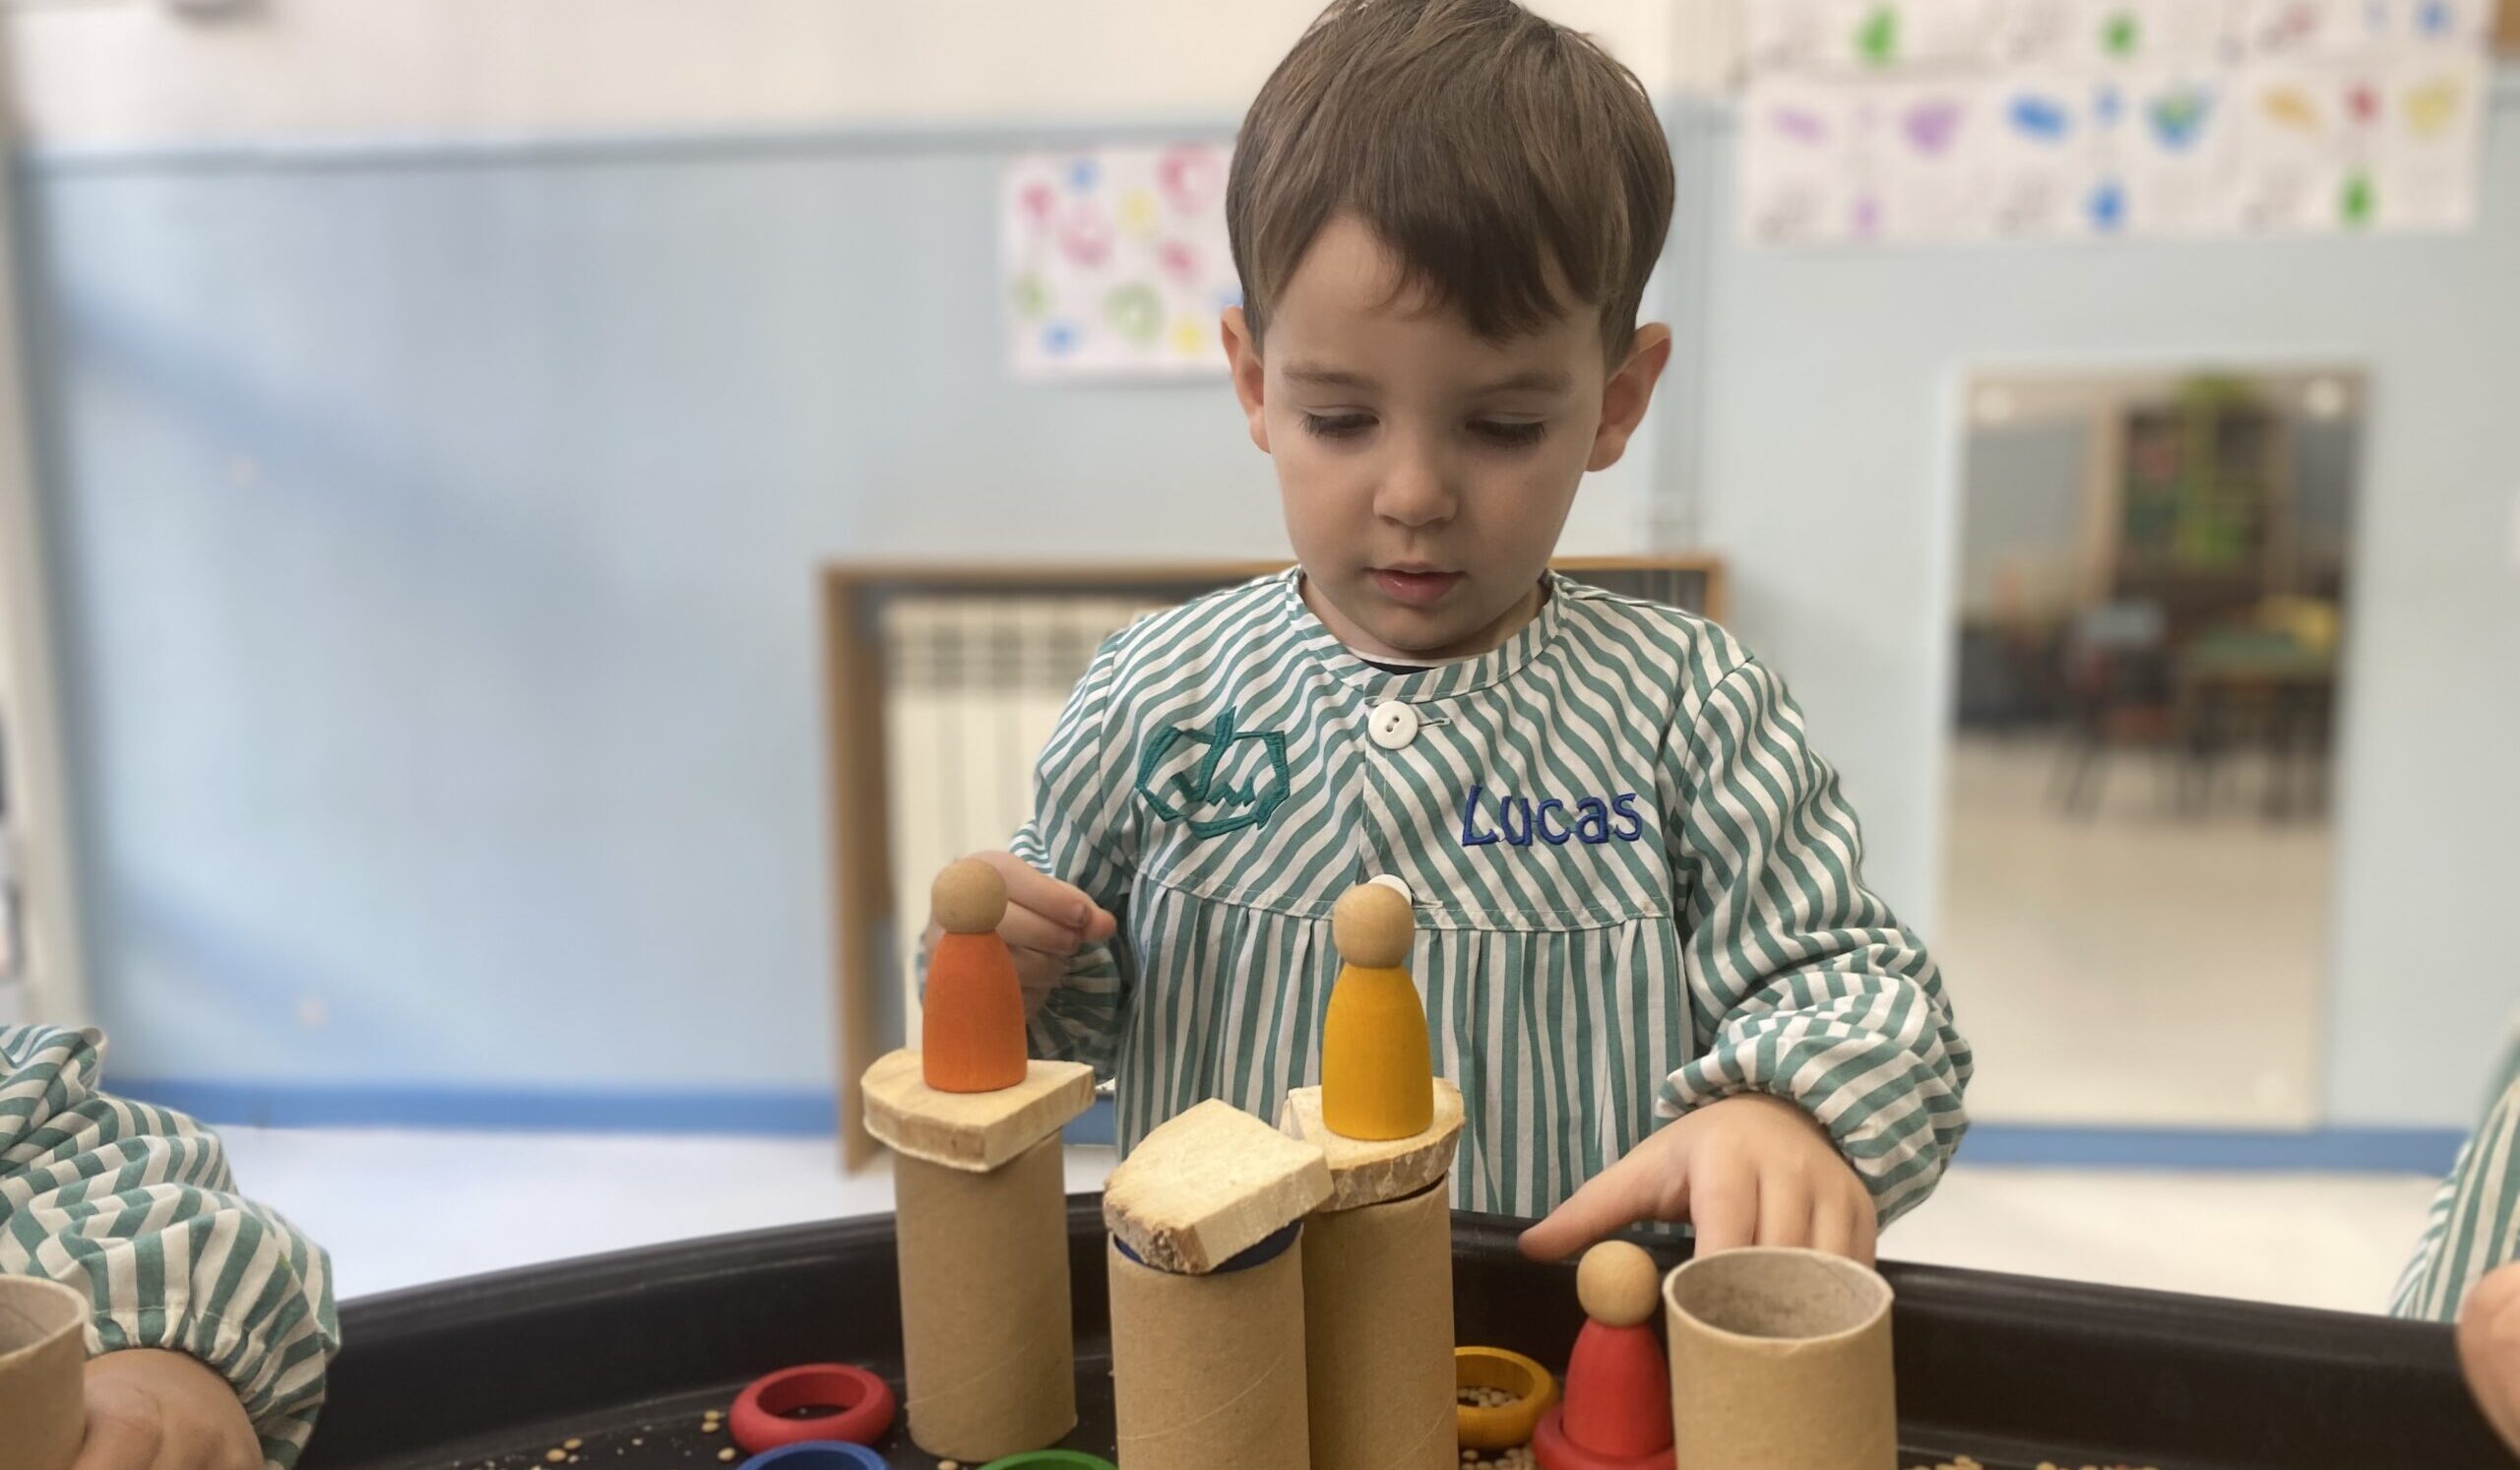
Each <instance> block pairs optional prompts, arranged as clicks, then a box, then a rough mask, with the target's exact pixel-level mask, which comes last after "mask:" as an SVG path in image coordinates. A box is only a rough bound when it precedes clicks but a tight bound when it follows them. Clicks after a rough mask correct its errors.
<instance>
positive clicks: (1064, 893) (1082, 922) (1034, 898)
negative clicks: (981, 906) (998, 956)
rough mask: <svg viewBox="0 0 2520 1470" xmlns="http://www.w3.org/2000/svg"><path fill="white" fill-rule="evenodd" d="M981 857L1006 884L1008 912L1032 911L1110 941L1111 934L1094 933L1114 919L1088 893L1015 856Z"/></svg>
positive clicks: (1090, 935)
mask: <svg viewBox="0 0 2520 1470" xmlns="http://www.w3.org/2000/svg"><path fill="white" fill-rule="evenodd" d="M981 857H982V858H983V859H984V860H985V861H986V862H987V863H988V864H989V866H991V867H994V868H996V869H997V871H998V876H1000V877H1002V878H1004V879H1005V880H1006V910H1007V912H1008V913H1009V914H1013V913H1014V912H1015V911H1016V910H1018V909H1030V910H1031V911H1033V912H1034V913H1036V914H1039V915H1040V916H1041V917H1042V918H1043V919H1046V920H1048V921H1049V922H1051V923H1052V924H1063V925H1065V926H1067V927H1069V928H1071V929H1075V930H1076V931H1078V932H1079V933H1082V934H1084V935H1085V936H1086V937H1087V938H1089V939H1093V938H1098V937H1099V938H1104V939H1107V938H1109V937H1110V936H1111V935H1110V931H1109V930H1107V929H1105V930H1104V931H1103V933H1102V934H1100V935H1097V934H1095V933H1094V931H1093V930H1094V928H1095V927H1096V924H1097V922H1098V919H1099V920H1100V921H1101V922H1103V923H1108V922H1109V921H1110V918H1111V916H1110V915H1108V914H1105V913H1103V910H1102V909H1101V908H1100V907H1099V906H1097V905H1096V904H1095V902H1094V900H1093V899H1092V898H1091V897H1089V896H1087V894H1086V892H1085V890H1084V889H1082V888H1079V887H1077V886H1076V885H1075V884H1073V883H1062V882H1060V881H1059V880H1058V879H1056V878H1054V877H1051V876H1050V875H1049V874H1048V873H1045V872H1043V871H1041V870H1040V868H1038V867H1035V866H1034V865H1033V864H1032V863H1027V862H1025V861H1024V860H1023V859H1021V858H1018V857H1016V856H1015V855H1014V854H1013V853H984V854H982V855H981Z"/></svg>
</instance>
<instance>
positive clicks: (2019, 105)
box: [1739, 0, 2493, 246]
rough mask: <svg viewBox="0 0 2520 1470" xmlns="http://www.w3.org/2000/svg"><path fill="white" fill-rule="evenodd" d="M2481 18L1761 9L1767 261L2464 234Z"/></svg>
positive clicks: (2469, 215)
mask: <svg viewBox="0 0 2520 1470" xmlns="http://www.w3.org/2000/svg"><path fill="white" fill-rule="evenodd" d="M2492 11H2493V5H2492V0H1756V3H1754V4H1753V5H1752V7H1751V9H1750V16H1751V24H1750V28H1749V32H1748V37H1747V41H1748V44H1747V52H1746V55H1747V67H1748V70H1747V85H1746V87H1745V89H1744V92H1743V96H1742V100H1741V155H1740V158H1741V168H1740V184H1739V190H1740V193H1739V209H1740V216H1741V227H1742V229H1743V232H1744V233H1745V235H1746V236H1747V238H1748V239H1749V240H1750V241H1751V242H1752V243H1754V244H1760V245H1778V246H1793V245H1863V244H1874V243H1931V242H1950V241H1988V240H2016V239H2046V240H2057V239H2109V238H2113V237H2119V236H2133V237H2143V238H2154V239H2161V238H2182V237H2187V238H2193V237H2204V236H2217V235H2266V234H2326V233H2360V232H2389V231H2421V230H2445V229H2460V228H2465V227H2467V226H2468V225H2469V224H2472V223H2473V221H2474V219H2475V209H2476V178H2477V171H2478V163H2479V156H2480V151H2481V148H2482V140H2483V136H2484V119H2485V101H2486V97H2487V94H2488V89H2489V88H2490V86H2491V82H2492V75H2491V69H2490V66H2489V64H2488V59H2487V47H2488V32H2489V30H2490V26H2491V20H2492Z"/></svg>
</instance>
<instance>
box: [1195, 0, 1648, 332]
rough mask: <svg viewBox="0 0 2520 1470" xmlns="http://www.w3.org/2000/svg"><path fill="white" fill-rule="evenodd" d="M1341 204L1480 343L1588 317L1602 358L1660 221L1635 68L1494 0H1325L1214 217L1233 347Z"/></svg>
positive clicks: (1241, 141)
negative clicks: (1236, 283) (1573, 314)
mask: <svg viewBox="0 0 2520 1470" xmlns="http://www.w3.org/2000/svg"><path fill="white" fill-rule="evenodd" d="M1342 213H1353V214H1355V216H1357V217H1358V218H1359V219H1360V220H1362V221H1363V222H1364V223H1365V224H1367V225H1369V226H1370V227H1371V228H1372V229H1373V231H1374V233H1376V234H1377V235H1379V236H1381V237H1382V239H1383V241H1384V242H1385V243H1387V244H1388V245H1390V246H1391V248H1392V249H1393V250H1394V251H1396V252H1398V254H1399V255H1400V258H1401V260H1402V261H1403V262H1404V263H1405V266H1406V271H1407V281H1408V283H1409V284H1411V285H1415V286H1418V287H1420V288H1424V289H1425V290H1427V291H1428V292H1429V293H1430V294H1431V295H1432V296H1433V297H1434V298H1435V299H1436V300H1437V301H1439V302H1441V303H1443V304H1445V305H1448V306H1451V307H1453V308H1454V309H1456V310H1459V311H1460V312H1461V313H1462V314H1463V315H1464V316H1465V317H1467V318H1468V319H1469V322H1470V327H1471V330H1472V331H1474V332H1477V333H1478V334H1479V335H1480V336H1481V337H1485V338H1489V339H1492V340H1501V339H1504V338H1508V337H1513V336H1517V335H1519V334H1521V333H1524V332H1529V331H1533V330H1535V329H1537V328H1539V327H1541V326H1542V325H1544V323H1545V322H1547V321H1548V320H1549V318H1551V317H1553V316H1555V315H1557V314H1558V313H1559V312H1561V311H1563V310H1565V309H1566V308H1567V307H1568V306H1569V305H1571V304H1579V303H1580V304H1583V305H1594V306H1599V307H1600V308H1601V311H1602V340H1603V346H1604V349H1605V351H1606V352H1607V354H1608V356H1609V357H1610V360H1611V362H1612V363H1613V364H1615V363H1616V362H1617V360H1618V359H1619V357H1620V356H1621V355H1623V354H1624V353H1625V352H1626V351H1627V344H1628V341H1629V339H1630V337H1631V336H1632V335H1633V334H1634V332H1635V330H1636V313H1637V309H1638V302H1639V301H1640V299H1641V298H1642V297H1643V296H1644V294H1645V280H1646V278H1647V277H1648V276H1650V275H1652V274H1653V271H1654V262H1655V260H1656V259H1657V258H1658V257H1659V256H1660V255H1661V254H1662V250H1663V237H1664V234H1665V232H1666V231H1667V230H1668V229H1669V228H1670V223H1671V155H1670V148H1669V146H1668V145H1667V144H1666V143H1665V141H1664V137H1663V127H1662V124H1661V123H1660V122H1659V121H1658V120H1657V119H1656V118H1655V116H1654V106H1653V103H1652V102H1651V101H1650V100H1649V99H1648V98H1647V96H1646V95H1645V88H1644V86H1643V84H1641V83H1639V82H1638V81H1637V80H1636V75H1635V73H1633V72H1631V71H1629V70H1628V69H1627V68H1626V67H1624V66H1621V65H1620V64H1619V63H1618V62H1616V61H1615V60H1612V59H1611V58H1610V56H1609V54H1608V53H1607V52H1606V51H1604V50H1603V49H1602V48H1601V47H1600V46H1599V45H1596V44H1595V43H1594V42H1593V41H1592V39H1591V38H1590V37H1587V36H1584V35H1581V34H1578V33H1577V32H1572V31H1569V30H1567V29H1566V28H1565V27H1563V26H1559V25H1557V24H1555V23H1553V22H1550V21H1545V20H1543V19H1541V18H1540V17H1538V16H1536V15H1533V14H1532V13H1531V12H1530V11H1527V10H1525V9H1523V8H1522V7H1521V6H1520V5H1517V4H1514V3H1513V0H1335V3H1333V4H1332V5H1331V6H1330V8H1329V9H1328V10H1325V11H1323V12H1322V14H1321V16H1320V18H1319V19H1318V20H1316V21H1314V22H1313V24H1312V26H1311V29H1309V30H1307V31H1306V32H1304V34H1303V38H1302V39H1300V40H1298V41H1296V42H1295V45H1294V49H1293V50H1292V51H1290V52H1288V53H1287V58H1286V59H1285V60H1284V61H1281V62H1279V63H1278V69H1277V70H1276V71H1275V72H1273V73H1271V74H1270V77H1269V80H1268V82H1267V83H1266V84H1265V85H1263V86H1262V87H1261V89H1260V95H1259V96H1257V97H1256V98H1254V99H1253V100H1252V103H1251V110H1250V112H1249V113H1248V114H1246V115H1245V116H1244V117H1243V120H1242V133H1241V136H1240V137H1239V138H1237V139H1236V140H1235V144H1234V150H1233V168H1232V172H1231V175H1230V177H1229V182H1228V183H1227V186H1226V224H1227V228H1228V230H1229V233H1230V237H1231V239H1232V241H1233V264H1234V268H1235V269H1236V270H1237V271H1239V272H1240V273H1241V275H1242V292H1243V312H1244V315H1245V317H1246V318H1247V319H1248V321H1249V324H1250V328H1251V335H1252V340H1253V341H1254V342H1258V341H1260V340H1261V338H1262V336H1263V334H1264V333H1265V332H1266V331H1267V329H1268V320H1269V311H1270V308H1271V306H1272V305H1273V304H1274V302H1275V301H1276V299H1277V296H1278V294H1279V292H1280V291H1282V290H1283V289H1284V288H1285V287H1286V284H1287V281H1288V279H1289V278H1290V277H1292V275H1293V274H1294V271H1295V266H1296V263H1297V262H1299V261H1300V260H1302V258H1303V253H1304V251H1305V250H1306V249H1307V248H1308V247H1309V246H1310V245H1311V244H1312V240H1313V237H1314V236H1315V235H1316V234H1318V233H1320V231H1321V228H1322V226H1323V225H1324V224H1328V223H1329V222H1330V221H1331V220H1332V219H1333V218H1334V217H1335V216H1337V215H1339V214H1342Z"/></svg>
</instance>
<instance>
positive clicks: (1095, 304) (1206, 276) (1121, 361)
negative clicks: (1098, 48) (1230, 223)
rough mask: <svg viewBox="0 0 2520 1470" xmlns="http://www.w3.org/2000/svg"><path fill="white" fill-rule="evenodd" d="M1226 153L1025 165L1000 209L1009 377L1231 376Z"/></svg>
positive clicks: (1105, 156)
mask: <svg viewBox="0 0 2520 1470" xmlns="http://www.w3.org/2000/svg"><path fill="white" fill-rule="evenodd" d="M1230 152H1231V148H1230V145H1229V144H1226V143H1222V142H1182V143H1170V144H1158V145H1114V146H1110V147H1103V148H1094V149H1084V150H1077V151H1072V152H1065V153H1036V154H1021V155H1017V156H1016V157H1013V158H1010V159H1009V160H1007V161H1006V166H1005V171H1004V173H1003V175H1002V177H1001V192H1000V196H999V204H998V220H999V259H1000V273H999V274H1000V278H1001V283H1002V288H1003V304H1004V320H1005V322H1006V349H1007V364H1008V366H1009V368H1010V369H1011V370H1012V371H1013V372H1014V373H1015V374H1016V375H1017V376H1018V377H1024V378H1041V379H1054V378H1069V377H1132V376H1173V375H1179V374H1215V373H1222V372H1224V371H1225V365H1226V364H1225V352H1224V349H1223V348H1222V347H1220V346H1219V344H1218V340H1217V316H1218V314H1219V313H1220V312H1222V311H1223V310H1225V308H1227V307H1229V306H1231V305H1234V304H1235V303H1236V302H1238V301H1239V300H1240V299H1241V288H1240V285H1239V283H1238V281H1237V280H1236V278H1235V276H1234V271H1233V258H1232V255H1231V253H1230V251H1229V249H1228V246H1227V243H1226V230H1225V180H1226V164H1227V162H1228V160H1229V156H1230Z"/></svg>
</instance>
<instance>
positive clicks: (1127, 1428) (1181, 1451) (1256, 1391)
mask: <svg viewBox="0 0 2520 1470" xmlns="http://www.w3.org/2000/svg"><path fill="white" fill-rule="evenodd" d="M1268 1248H1269V1247H1268V1246H1265V1245H1263V1246H1255V1247H1253V1250H1254V1252H1260V1251H1266V1250H1267V1249H1268ZM1310 1253H1311V1252H1309V1251H1307V1250H1305V1249H1304V1248H1303V1242H1302V1241H1301V1240H1300V1239H1298V1240H1295V1241H1293V1242H1292V1243H1291V1244H1289V1245H1288V1246H1287V1247H1286V1249H1285V1250H1284V1251H1283V1252H1282V1253H1280V1254H1278V1255H1277V1256H1275V1257H1273V1258H1271V1259H1268V1260H1265V1261H1262V1262H1260V1263H1259V1264H1256V1265H1251V1266H1247V1267H1236V1266H1235V1265H1234V1264H1233V1263H1232V1262H1230V1261H1229V1262H1228V1263H1227V1264H1226V1265H1225V1266H1224V1267H1223V1268H1221V1269H1219V1270H1218V1271H1216V1272H1215V1273H1214V1274H1212V1275H1207V1276H1175V1275H1173V1274H1171V1273H1170V1272H1167V1271H1158V1270H1154V1269H1152V1268H1150V1267H1147V1266H1143V1265H1140V1264H1139V1263H1138V1262H1136V1261H1134V1260H1132V1259H1130V1258H1129V1256H1128V1255H1127V1253H1126V1252H1124V1251H1122V1250H1121V1249H1120V1247H1119V1246H1118V1245H1117V1244H1116V1243H1114V1244H1113V1245H1112V1246H1110V1256H1111V1265H1110V1269H1111V1375H1112V1385H1111V1391H1112V1397H1113V1400H1114V1407H1115V1408H1116V1410H1117V1417H1118V1422H1119V1456H1118V1457H1119V1462H1120V1463H1121V1464H1123V1465H1125V1466H1127V1467H1128V1470H1305V1456H1306V1452H1307V1443H1306V1434H1305V1429H1304V1425H1305V1420H1306V1415H1305V1411H1304V1410H1305V1405H1304V1358H1303V1262H1304V1260H1305V1258H1306V1257H1307V1256H1308V1255H1309V1254H1310Z"/></svg>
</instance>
